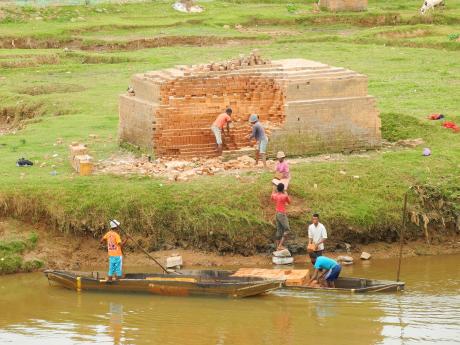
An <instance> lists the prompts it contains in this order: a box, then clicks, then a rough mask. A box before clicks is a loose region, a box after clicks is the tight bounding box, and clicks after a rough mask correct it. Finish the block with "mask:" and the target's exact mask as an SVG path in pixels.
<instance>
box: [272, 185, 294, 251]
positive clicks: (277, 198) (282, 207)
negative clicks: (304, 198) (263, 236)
mask: <svg viewBox="0 0 460 345" xmlns="http://www.w3.org/2000/svg"><path fill="white" fill-rule="evenodd" d="M271 199H272V201H273V202H274V203H275V204H276V215H275V222H276V236H275V248H276V250H283V249H286V248H285V247H284V242H285V241H286V238H287V236H288V234H289V232H290V231H291V228H290V227H289V220H288V217H287V213H286V205H288V204H290V203H291V198H290V197H289V195H288V194H287V193H286V191H285V190H284V185H283V184H282V183H278V185H277V186H273V190H272V196H271Z"/></svg>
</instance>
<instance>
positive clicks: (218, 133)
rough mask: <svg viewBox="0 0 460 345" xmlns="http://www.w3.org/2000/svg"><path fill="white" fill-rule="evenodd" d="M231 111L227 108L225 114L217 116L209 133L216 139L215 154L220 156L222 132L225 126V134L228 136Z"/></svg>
mask: <svg viewBox="0 0 460 345" xmlns="http://www.w3.org/2000/svg"><path fill="white" fill-rule="evenodd" d="M232 112H233V111H232V109H230V108H227V109H225V113H222V114H220V115H219V116H217V118H216V120H215V121H214V123H213V124H212V126H211V131H212V132H213V133H214V136H215V137H216V144H217V153H218V154H219V156H220V155H222V150H223V148H222V131H223V130H224V127H225V125H227V134H230V122H232Z"/></svg>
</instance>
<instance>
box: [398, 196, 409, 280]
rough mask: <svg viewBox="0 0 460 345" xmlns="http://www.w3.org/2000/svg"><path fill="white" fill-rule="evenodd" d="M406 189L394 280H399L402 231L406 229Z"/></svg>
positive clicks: (402, 241)
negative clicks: (396, 271)
mask: <svg viewBox="0 0 460 345" xmlns="http://www.w3.org/2000/svg"><path fill="white" fill-rule="evenodd" d="M408 192H409V191H407V192H406V193H405V194H404V207H403V214H402V228H401V231H400V232H399V260H398V273H397V274H396V281H397V282H399V275H400V273H401V260H402V250H403V244H404V232H405V230H406V211H407V193H408Z"/></svg>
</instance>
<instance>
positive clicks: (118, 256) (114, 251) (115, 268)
mask: <svg viewBox="0 0 460 345" xmlns="http://www.w3.org/2000/svg"><path fill="white" fill-rule="evenodd" d="M109 225H110V230H109V231H108V232H107V233H106V234H105V235H104V236H103V237H102V239H101V244H104V242H107V252H108V254H109V273H108V277H107V280H108V281H111V280H117V279H118V278H121V276H122V274H123V272H122V270H123V252H122V248H123V246H124V245H125V244H126V242H127V241H128V239H125V240H124V241H123V242H122V241H121V237H120V235H119V234H118V232H117V230H118V227H119V226H120V222H119V221H118V220H116V219H113V220H111V221H110V223H109Z"/></svg>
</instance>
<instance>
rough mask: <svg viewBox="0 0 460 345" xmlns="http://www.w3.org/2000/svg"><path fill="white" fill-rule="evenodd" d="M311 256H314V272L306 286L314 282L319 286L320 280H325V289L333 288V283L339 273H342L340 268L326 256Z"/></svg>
mask: <svg viewBox="0 0 460 345" xmlns="http://www.w3.org/2000/svg"><path fill="white" fill-rule="evenodd" d="M313 256H315V265H314V267H315V271H314V272H313V275H312V277H311V279H310V281H309V282H308V285H311V284H312V283H314V281H315V280H316V281H318V282H319V283H320V284H321V283H322V280H325V281H326V285H327V287H330V288H334V287H335V281H336V280H337V278H338V277H339V275H340V271H342V266H340V264H339V263H338V262H337V261H335V260H333V259H331V258H328V257H327V256H318V257H316V254H313ZM321 285H322V284H321Z"/></svg>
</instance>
